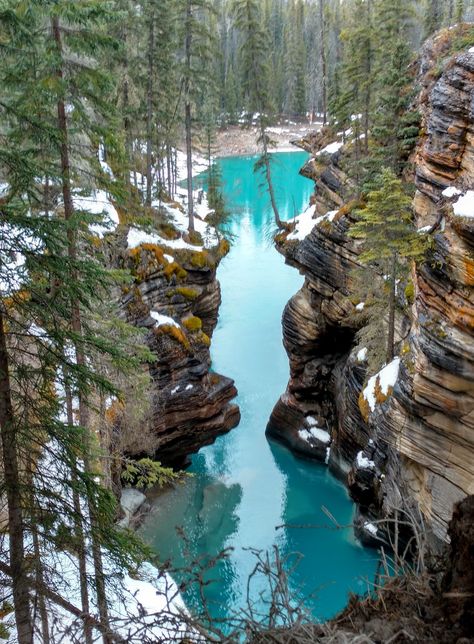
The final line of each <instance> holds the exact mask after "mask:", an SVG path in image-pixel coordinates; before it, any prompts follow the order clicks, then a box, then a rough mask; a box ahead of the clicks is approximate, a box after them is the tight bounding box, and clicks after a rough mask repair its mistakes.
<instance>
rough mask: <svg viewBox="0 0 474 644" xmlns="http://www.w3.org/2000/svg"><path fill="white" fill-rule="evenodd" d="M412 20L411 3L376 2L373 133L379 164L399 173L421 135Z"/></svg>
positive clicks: (406, 1) (377, 0)
mask: <svg viewBox="0 0 474 644" xmlns="http://www.w3.org/2000/svg"><path fill="white" fill-rule="evenodd" d="M412 17H413V5H412V1H411V0H397V1H396V2H392V0H375V11H374V24H375V25H376V26H377V40H376V43H375V45H376V51H377V61H376V69H375V74H376V80H375V91H376V95H375V110H374V115H375V116H374V124H373V127H372V134H373V138H374V141H375V144H376V157H377V163H378V164H380V163H381V164H382V165H384V166H387V167H390V168H392V169H393V171H394V172H395V173H397V174H399V173H400V172H401V171H402V170H403V168H404V166H405V163H406V159H407V158H408V155H409V153H410V151H411V149H412V147H413V145H414V143H415V142H416V139H417V137H418V133H419V114H418V113H417V112H412V111H410V110H409V105H410V100H411V91H410V87H411V85H412V78H411V76H410V72H409V64H410V61H411V50H410V46H409V42H408V27H409V25H410V23H411V20H412ZM379 167H380V166H379Z"/></svg>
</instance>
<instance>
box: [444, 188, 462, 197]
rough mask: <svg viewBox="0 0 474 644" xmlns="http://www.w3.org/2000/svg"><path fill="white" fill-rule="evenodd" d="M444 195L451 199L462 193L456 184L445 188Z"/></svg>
mask: <svg viewBox="0 0 474 644" xmlns="http://www.w3.org/2000/svg"><path fill="white" fill-rule="evenodd" d="M441 194H442V195H443V197H447V198H448V199H450V198H451V197H457V196H458V195H460V194H461V191H460V190H458V189H457V188H456V186H448V187H447V188H445V189H444V190H443V192H442V193H441Z"/></svg>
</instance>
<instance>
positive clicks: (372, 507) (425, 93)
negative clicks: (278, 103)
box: [267, 35, 474, 541]
mask: <svg viewBox="0 0 474 644" xmlns="http://www.w3.org/2000/svg"><path fill="white" fill-rule="evenodd" d="M443 48H449V44H448V45H447V44H446V37H445V35H442V36H440V37H438V38H437V39H434V40H433V41H431V42H429V43H428V44H427V45H426V46H425V48H424V50H423V52H422V55H421V62H420V75H419V81H420V85H421V92H420V97H419V109H420V111H421V113H422V117H423V125H422V135H421V137H420V141H419V144H418V146H417V149H416V152H415V154H414V158H413V161H414V168H415V176H414V177H407V178H408V179H410V180H414V181H415V185H416V196H415V200H414V208H415V214H416V225H417V227H418V228H426V229H428V228H429V229H430V233H431V234H432V237H433V250H432V252H431V253H430V255H429V257H428V259H427V261H426V262H425V263H423V264H422V265H420V266H418V267H417V268H416V270H415V271H414V272H413V282H414V287H415V294H414V303H413V306H412V307H411V311H410V309H409V307H408V306H405V314H400V315H399V320H398V325H397V344H398V348H399V351H400V353H402V354H403V357H402V360H401V365H400V371H399V376H398V379H397V381H396V384H395V385H394V387H393V388H392V387H390V388H389V390H388V391H387V392H385V395H381V396H380V397H378V399H377V404H376V405H375V407H374V409H373V410H371V409H370V407H369V406H368V404H367V401H365V404H362V405H361V404H360V402H361V399H360V394H361V392H362V390H363V389H364V386H365V383H366V382H367V379H368V377H369V376H372V375H373V374H369V373H367V365H366V363H365V359H364V355H363V352H361V351H360V348H357V347H356V340H355V335H356V332H357V330H358V328H360V324H361V322H360V319H361V318H360V316H358V315H357V306H356V305H355V302H356V300H355V299H354V298H353V297H352V295H353V284H352V283H351V282H352V277H351V269H352V268H353V267H354V266H356V265H357V256H358V248H357V243H356V242H355V241H354V240H352V239H350V238H348V236H347V231H348V229H349V227H350V225H351V222H352V220H351V212H350V210H351V208H350V204H349V205H347V202H348V200H350V197H351V189H352V186H351V185H350V182H349V180H348V179H347V177H346V175H345V173H344V170H343V168H344V155H345V154H346V152H345V149H344V148H342V149H341V150H340V151H338V152H337V153H336V154H334V155H332V156H330V157H329V156H328V155H325V154H322V155H321V154H320V153H319V154H318V151H319V150H320V149H321V146H322V145H323V143H322V142H321V141H322V140H323V141H324V137H321V136H320V137H317V138H316V140H314V139H313V140H309V141H308V140H307V141H303V142H302V143H301V144H302V145H303V146H305V147H307V149H311V150H312V152H313V154H314V155H315V156H314V158H313V159H312V160H311V161H310V162H309V163H308V164H307V166H306V167H305V168H304V169H303V173H304V174H306V176H310V177H312V178H313V179H314V180H315V181H316V183H317V192H316V195H315V197H314V204H315V206H316V208H315V215H314V216H315V217H317V216H319V219H318V221H317V222H316V221H315V226H314V228H313V230H312V232H311V233H310V234H309V235H308V236H307V237H306V238H305V239H304V240H303V241H300V242H294V241H293V242H292V241H289V240H288V239H287V237H288V235H282V236H280V237H279V238H277V247H278V248H279V250H280V251H281V252H282V253H283V254H284V255H285V258H286V260H287V262H289V263H290V264H292V265H294V266H295V267H296V268H297V269H298V270H299V271H300V272H301V273H302V274H303V275H304V277H305V283H304V286H303V288H302V289H301V291H300V292H299V293H297V294H296V295H295V296H294V297H293V298H292V299H291V300H290V302H289V303H288V305H287V307H286V309H285V311H284V314H283V337H284V344H285V347H286V350H287V352H288V356H289V360H290V371H291V377H290V381H289V384H288V388H287V391H286V392H285V393H284V394H283V395H282V397H281V398H280V400H279V401H278V402H277V404H276V406H275V409H274V411H273V413H272V416H271V418H270V421H269V424H268V429H267V431H268V434H269V435H270V436H272V437H274V438H277V439H279V440H281V441H283V442H285V443H286V444H287V445H289V446H290V447H291V448H293V449H294V450H295V451H296V452H298V453H300V454H301V455H303V456H305V457H308V458H315V459H318V460H326V461H327V462H329V466H330V467H331V468H332V469H333V471H334V472H336V473H337V474H338V475H339V476H341V477H343V478H344V480H346V481H347V484H348V487H349V490H350V492H351V494H352V496H353V498H354V499H355V500H356V501H357V502H358V503H359V519H358V525H359V528H360V529H361V531H360V533H361V534H362V535H364V536H365V538H366V539H367V540H369V541H370V540H371V539H372V537H373V536H374V534H375V532H376V529H375V528H374V527H373V525H371V523H370V521H371V519H373V518H376V517H380V516H383V515H386V514H390V513H391V512H393V511H394V509H395V508H397V507H399V506H401V505H402V504H405V505H406V504H407V503H408V504H414V505H415V506H416V507H418V508H420V509H421V511H422V513H423V515H424V517H425V520H426V522H427V524H428V525H429V526H430V527H431V528H432V531H433V533H434V535H435V537H436V538H437V539H441V540H444V539H445V538H446V534H447V525H448V521H449V518H450V517H451V514H452V510H453V505H454V503H455V502H457V501H458V500H460V499H461V498H463V497H464V496H466V495H467V494H472V493H473V492H474V458H473V455H474V290H473V286H474V218H471V217H462V216H455V215H454V212H453V208H452V205H451V203H450V201H454V200H456V199H458V198H459V196H460V194H464V193H466V192H467V191H468V190H469V189H472V188H474V154H473V143H474V50H473V51H468V52H464V53H461V54H457V55H455V56H453V57H451V58H450V59H449V61H447V62H446V64H445V65H444V71H443V72H442V73H441V75H440V76H438V75H437V74H436V73H435V72H434V71H433V67H434V63H435V61H439V60H440V59H441V58H443V55H445V53H446V52H445V51H444V50H443ZM451 186H452V187H455V188H456V189H457V190H458V192H457V194H456V195H455V196H453V198H451V199H450V198H448V197H447V196H446V194H452V193H454V192H455V191H454V190H450V191H448V192H447V193H446V192H445V194H444V195H443V192H444V191H445V189H446V188H448V187H451ZM473 195H474V193H473ZM334 209H338V212H337V214H336V215H335V216H334V217H331V218H327V217H324V216H322V215H324V213H326V212H327V211H328V210H334ZM473 214H474V212H473ZM405 305H406V302H405ZM324 432H327V433H328V434H329V435H330V439H329V440H328V437H327V435H325V434H324ZM328 447H329V449H328Z"/></svg>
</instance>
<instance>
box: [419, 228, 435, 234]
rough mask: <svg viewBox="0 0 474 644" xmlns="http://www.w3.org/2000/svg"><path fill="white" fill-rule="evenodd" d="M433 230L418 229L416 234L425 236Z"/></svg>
mask: <svg viewBox="0 0 474 644" xmlns="http://www.w3.org/2000/svg"><path fill="white" fill-rule="evenodd" d="M432 228H433V226H423V228H418V230H417V231H416V232H417V233H418V234H419V235H425V234H426V233H429V232H430V230H431V229H432Z"/></svg>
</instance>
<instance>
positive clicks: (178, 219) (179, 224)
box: [162, 191, 219, 248]
mask: <svg viewBox="0 0 474 644" xmlns="http://www.w3.org/2000/svg"><path fill="white" fill-rule="evenodd" d="M178 196H181V191H178ZM182 201H183V203H184V204H187V195H184V194H183V196H182ZM162 207H163V208H164V209H165V210H166V213H167V214H168V215H169V217H170V218H171V220H172V223H173V224H174V226H175V227H176V228H177V229H178V230H179V231H180V232H181V233H186V232H187V231H188V226H189V218H188V215H187V213H185V212H183V211H182V210H180V209H179V208H173V207H172V206H168V205H167V204H162ZM193 208H194V230H195V231H196V232H198V233H199V234H200V235H201V237H202V238H203V242H204V248H212V247H214V246H217V244H218V243H219V239H218V237H217V233H216V229H215V228H214V227H213V226H209V225H208V224H207V223H206V222H205V221H204V219H205V218H206V217H207V216H209V214H210V213H211V212H213V211H212V210H211V209H210V208H209V204H208V202H207V196H206V194H205V193H204V192H202V191H197V192H196V193H195V195H194V203H193Z"/></svg>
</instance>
